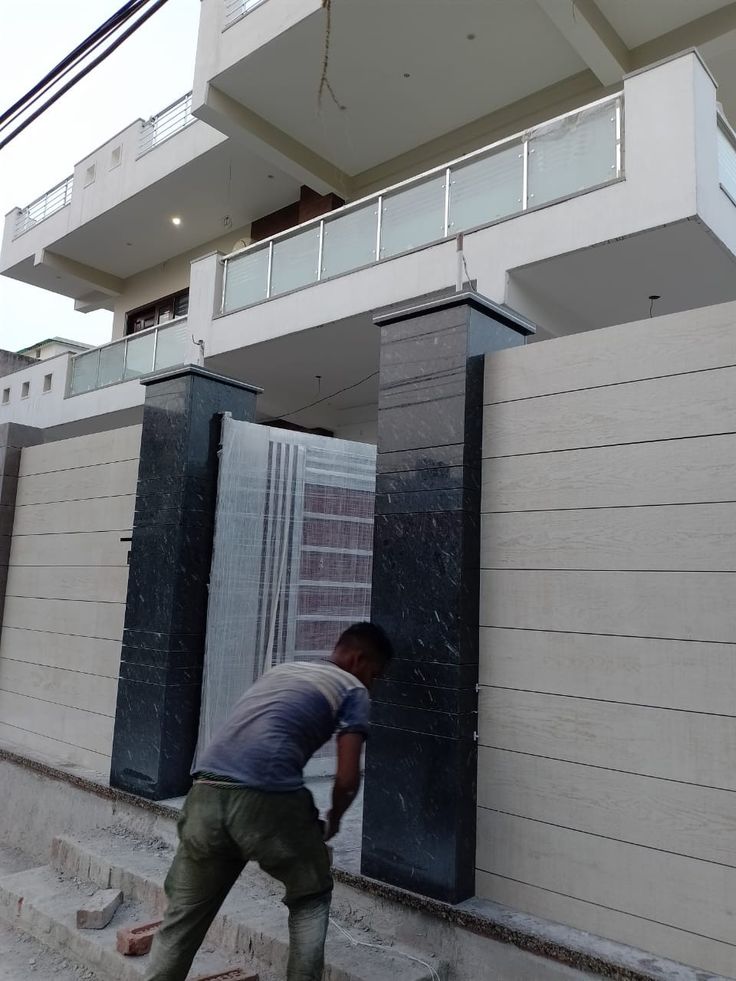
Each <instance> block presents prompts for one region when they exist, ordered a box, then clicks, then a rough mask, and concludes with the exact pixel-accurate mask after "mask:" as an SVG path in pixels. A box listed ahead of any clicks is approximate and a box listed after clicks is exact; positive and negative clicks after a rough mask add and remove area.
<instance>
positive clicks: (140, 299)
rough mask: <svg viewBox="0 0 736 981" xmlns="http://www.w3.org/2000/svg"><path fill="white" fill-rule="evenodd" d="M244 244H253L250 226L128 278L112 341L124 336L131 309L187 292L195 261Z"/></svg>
mask: <svg viewBox="0 0 736 981" xmlns="http://www.w3.org/2000/svg"><path fill="white" fill-rule="evenodd" d="M243 242H245V244H246V245H249V244H250V225H246V226H245V228H236V229H231V230H230V231H229V232H228V233H227V234H226V235H222V236H220V238H216V239H213V240H212V241H211V242H205V243H203V244H202V245H198V246H197V247H196V248H194V249H190V250H189V251H188V252H183V253H182V254H181V255H177V256H174V257H173V258H171V259H169V260H167V261H166V262H162V263H160V264H159V265H157V266H153V267H152V268H151V269H146V270H144V271H143V272H141V273H138V274H137V275H135V276H131V277H130V278H129V279H126V280H125V289H124V291H123V292H122V293H121V294H120V296H118V297H116V299H115V308H114V315H113V327H112V339H113V340H116V339H117V338H118V337H122V336H123V334H124V333H125V318H126V314H128V313H130V311H131V310H138V309H139V308H140V307H143V306H146V305H147V304H149V303H154V302H155V301H156V300H159V299H161V298H162V297H165V296H169V295H170V294H171V293H177V292H178V291H179V290H183V289H187V287H188V286H189V267H190V265H191V263H192V261H193V260H194V259H198V258H200V257H201V256H203V255H208V254H209V253H210V252H218V251H219V252H224V253H228V252H232V251H233V250H234V249H235V248H236V247H238V248H242V243H243Z"/></svg>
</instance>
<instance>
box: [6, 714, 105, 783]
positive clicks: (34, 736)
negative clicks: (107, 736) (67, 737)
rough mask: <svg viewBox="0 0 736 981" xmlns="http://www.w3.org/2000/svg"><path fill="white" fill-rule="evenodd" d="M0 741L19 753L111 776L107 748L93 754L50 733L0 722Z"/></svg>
mask: <svg viewBox="0 0 736 981" xmlns="http://www.w3.org/2000/svg"><path fill="white" fill-rule="evenodd" d="M0 740H1V741H2V744H3V747H4V748H5V749H9V750H13V749H16V750H17V751H18V752H19V753H20V754H21V755H22V756H29V755H31V756H37V757H38V758H40V759H43V760H49V759H51V760H54V762H55V763H56V764H57V765H61V766H75V767H83V768H84V769H87V770H91V771H92V772H93V773H96V774H98V775H99V776H100V777H102V778H103V779H104V781H107V780H108V779H109V777H110V755H111V752H112V740H110V750H109V751H105V752H103V753H96V752H94V751H93V750H88V749H83V748H82V747H81V746H75V745H74V744H73V743H65V742H64V741H63V740H61V739H55V738H54V737H53V736H42V735H40V734H39V733H37V732H31V731H30V730H28V729H24V728H22V727H20V726H13V725H10V724H8V723H7V722H4V721H0Z"/></svg>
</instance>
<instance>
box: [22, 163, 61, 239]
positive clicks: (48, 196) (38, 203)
mask: <svg viewBox="0 0 736 981" xmlns="http://www.w3.org/2000/svg"><path fill="white" fill-rule="evenodd" d="M73 184H74V174H72V175H71V176H70V177H66V178H65V179H64V180H63V181H61V183H60V184H56V186H55V187H52V188H51V190H50V191H46V193H45V194H42V195H41V197H40V198H36V200H35V201H31V203H30V204H29V205H27V207H25V208H23V209H22V210H21V211H19V212H18V216H17V218H16V220H15V235H14V237H15V238H17V237H18V236H19V235H22V234H23V232H27V231H28V229H29V228H33V227H34V225H37V224H38V223H39V222H40V221H43V220H44V219H45V218H49V217H50V216H51V215H54V214H56V212H57V211H61V209H62V208H65V207H66V206H67V205H68V204H69V202H70V201H71V199H72V185H73Z"/></svg>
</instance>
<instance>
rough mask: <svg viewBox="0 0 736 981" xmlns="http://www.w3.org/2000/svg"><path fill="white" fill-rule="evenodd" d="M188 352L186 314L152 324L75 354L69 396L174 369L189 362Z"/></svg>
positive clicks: (190, 349) (71, 366) (70, 370)
mask: <svg viewBox="0 0 736 981" xmlns="http://www.w3.org/2000/svg"><path fill="white" fill-rule="evenodd" d="M191 351H192V347H191V340H190V332H189V328H188V327H187V320H186V318H185V317H184V318H181V319H179V320H175V321H171V322H169V323H167V324H166V325H165V326H159V327H152V328H150V329H149V330H146V331H141V332H140V333H138V334H133V335H132V336H130V337H125V338H123V339H122V340H119V341H113V342H112V343H111V344H105V345H103V346H102V347H97V348H95V349H94V350H92V351H85V353H84V354H78V355H75V356H74V357H73V358H72V359H71V362H70V367H69V383H68V395H69V396H72V395H83V394H84V393H86V392H92V391H96V390H97V389H100V388H107V387H108V386H110V385H119V384H120V383H121V382H126V381H132V380H133V379H135V378H140V377H141V376H142V375H149V374H151V372H153V371H162V370H163V369H165V368H175V367H177V366H179V365H181V364H185V363H186V362H187V361H188V356H189V355H190V354H191Z"/></svg>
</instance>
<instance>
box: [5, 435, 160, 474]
mask: <svg viewBox="0 0 736 981" xmlns="http://www.w3.org/2000/svg"><path fill="white" fill-rule="evenodd" d="M141 430H142V427H141V426H126V427H125V428H123V429H109V430H105V431H104V432H101V433H90V434H88V435H87V436H75V437H73V438H72V439H62V440H58V441H57V442H55V443H42V444H41V445H39V446H28V447H26V448H25V449H24V450H23V453H22V454H21V459H20V473H19V476H20V477H27V476H30V475H32V474H40V473H57V472H59V471H62V470H75V469H78V468H80V467H89V466H96V465H99V464H104V463H121V462H123V461H126V460H137V459H138V457H139V456H140V448H141Z"/></svg>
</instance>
